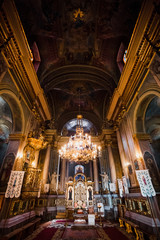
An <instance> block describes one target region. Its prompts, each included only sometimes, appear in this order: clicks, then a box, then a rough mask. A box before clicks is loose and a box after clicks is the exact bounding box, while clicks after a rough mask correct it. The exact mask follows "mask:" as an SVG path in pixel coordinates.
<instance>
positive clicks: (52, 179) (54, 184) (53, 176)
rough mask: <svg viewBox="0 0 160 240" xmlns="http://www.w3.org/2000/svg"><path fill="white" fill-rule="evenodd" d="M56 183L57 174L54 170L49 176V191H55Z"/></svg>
mask: <svg viewBox="0 0 160 240" xmlns="http://www.w3.org/2000/svg"><path fill="white" fill-rule="evenodd" d="M56 184H57V174H56V172H54V173H53V174H52V176H51V184H50V189H51V191H56Z"/></svg>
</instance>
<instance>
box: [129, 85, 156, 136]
mask: <svg viewBox="0 0 160 240" xmlns="http://www.w3.org/2000/svg"><path fill="white" fill-rule="evenodd" d="M155 96H158V97H160V92H159V91H157V89H153V90H150V91H146V92H144V93H143V94H142V95H141V96H140V98H139V100H138V102H137V104H136V107H135V110H134V115H133V132H134V133H135V134H136V133H146V130H145V125H144V119H145V113H146V110H147V108H148V105H149V103H150V102H151V101H152V99H153V98H154V97H155Z"/></svg>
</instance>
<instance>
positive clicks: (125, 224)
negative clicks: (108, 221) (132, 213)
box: [119, 217, 144, 240]
mask: <svg viewBox="0 0 160 240" xmlns="http://www.w3.org/2000/svg"><path fill="white" fill-rule="evenodd" d="M119 223H120V227H125V230H126V232H127V233H133V230H132V229H134V232H135V235H136V240H144V235H143V232H142V231H141V230H140V228H139V226H138V225H137V224H135V223H133V222H131V221H129V220H128V219H125V218H123V217H119Z"/></svg>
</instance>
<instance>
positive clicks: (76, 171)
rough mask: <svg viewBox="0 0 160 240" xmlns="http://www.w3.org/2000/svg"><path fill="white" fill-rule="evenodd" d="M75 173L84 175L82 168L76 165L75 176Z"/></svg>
mask: <svg viewBox="0 0 160 240" xmlns="http://www.w3.org/2000/svg"><path fill="white" fill-rule="evenodd" d="M77 173H84V166H82V165H76V166H75V174H77Z"/></svg>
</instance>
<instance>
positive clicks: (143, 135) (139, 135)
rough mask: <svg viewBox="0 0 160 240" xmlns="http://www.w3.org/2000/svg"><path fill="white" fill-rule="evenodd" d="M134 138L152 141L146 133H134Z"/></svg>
mask: <svg viewBox="0 0 160 240" xmlns="http://www.w3.org/2000/svg"><path fill="white" fill-rule="evenodd" d="M133 138H134V139H136V138H137V139H138V140H141V141H149V142H151V141H152V140H151V137H150V135H148V134H145V133H136V134H134V135H133Z"/></svg>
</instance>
